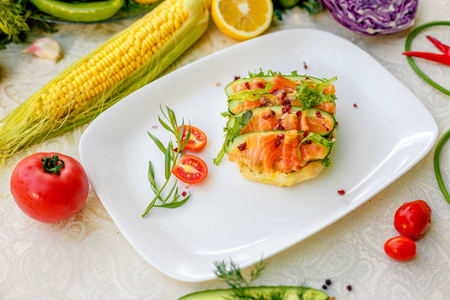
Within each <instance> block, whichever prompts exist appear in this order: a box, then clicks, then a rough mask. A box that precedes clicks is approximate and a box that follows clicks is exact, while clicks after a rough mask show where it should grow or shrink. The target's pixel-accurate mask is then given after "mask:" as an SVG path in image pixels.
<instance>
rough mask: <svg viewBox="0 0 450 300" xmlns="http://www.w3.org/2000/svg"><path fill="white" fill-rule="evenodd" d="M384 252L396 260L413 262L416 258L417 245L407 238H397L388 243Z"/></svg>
mask: <svg viewBox="0 0 450 300" xmlns="http://www.w3.org/2000/svg"><path fill="white" fill-rule="evenodd" d="M384 252H386V254H387V255H388V256H390V257H392V258H393V259H396V260H400V261H406V260H411V259H413V258H414V256H416V243H415V242H414V241H413V240H411V239H410V238H407V237H405V236H397V237H394V238H392V239H389V240H387V241H386V243H385V244H384Z"/></svg>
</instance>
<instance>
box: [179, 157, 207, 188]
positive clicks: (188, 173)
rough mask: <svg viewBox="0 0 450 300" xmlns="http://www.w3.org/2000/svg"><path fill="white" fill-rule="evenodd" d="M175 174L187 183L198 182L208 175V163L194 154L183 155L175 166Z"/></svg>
mask: <svg viewBox="0 0 450 300" xmlns="http://www.w3.org/2000/svg"><path fill="white" fill-rule="evenodd" d="M172 172H173V174H174V175H175V176H176V177H177V178H178V179H180V180H181V181H184V182H186V183H198V182H201V181H203V180H204V179H205V178H206V175H208V167H207V166H206V163H205V162H204V161H203V160H201V159H200V158H198V157H197V156H194V155H183V156H182V157H181V158H180V160H179V161H178V163H177V164H176V165H175V167H174V168H173V171H172Z"/></svg>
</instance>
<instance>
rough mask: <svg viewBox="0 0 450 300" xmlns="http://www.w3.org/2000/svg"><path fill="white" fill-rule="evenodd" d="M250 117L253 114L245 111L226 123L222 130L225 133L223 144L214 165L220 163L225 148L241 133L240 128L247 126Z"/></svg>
mask: <svg viewBox="0 0 450 300" xmlns="http://www.w3.org/2000/svg"><path fill="white" fill-rule="evenodd" d="M252 116H253V112H252V111H251V110H247V111H245V112H244V113H241V114H239V115H237V116H235V117H234V118H233V119H231V121H230V122H228V123H227V126H226V127H224V128H223V130H224V131H225V132H226V134H225V141H224V143H223V146H222V149H220V152H219V154H217V157H216V158H215V159H214V163H215V164H216V165H218V164H219V163H220V161H221V160H222V158H223V156H224V155H225V147H226V146H227V145H228V144H229V143H231V142H232V141H233V139H234V138H235V137H237V136H238V135H239V133H241V131H242V128H244V126H245V125H247V123H248V121H249V120H250V118H251V117H252Z"/></svg>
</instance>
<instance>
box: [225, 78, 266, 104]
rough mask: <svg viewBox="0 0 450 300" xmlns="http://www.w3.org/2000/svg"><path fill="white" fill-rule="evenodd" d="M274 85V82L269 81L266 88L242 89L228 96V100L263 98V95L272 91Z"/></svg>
mask: <svg viewBox="0 0 450 300" xmlns="http://www.w3.org/2000/svg"><path fill="white" fill-rule="evenodd" d="M272 86H273V83H271V82H269V83H268V84H267V85H266V86H265V87H264V88H260V89H254V90H243V91H240V92H239V93H236V94H234V95H231V96H230V97H228V101H230V100H234V99H245V100H249V101H256V100H258V99H261V97H262V96H263V95H264V94H267V93H268V92H269V91H270V89H271V88H272Z"/></svg>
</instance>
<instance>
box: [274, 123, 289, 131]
mask: <svg viewBox="0 0 450 300" xmlns="http://www.w3.org/2000/svg"><path fill="white" fill-rule="evenodd" d="M273 130H286V129H285V128H284V126H283V125H281V124H280V123H278V124H277V126H275V127H274V128H273Z"/></svg>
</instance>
